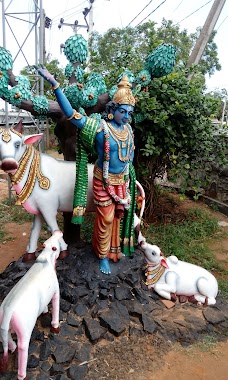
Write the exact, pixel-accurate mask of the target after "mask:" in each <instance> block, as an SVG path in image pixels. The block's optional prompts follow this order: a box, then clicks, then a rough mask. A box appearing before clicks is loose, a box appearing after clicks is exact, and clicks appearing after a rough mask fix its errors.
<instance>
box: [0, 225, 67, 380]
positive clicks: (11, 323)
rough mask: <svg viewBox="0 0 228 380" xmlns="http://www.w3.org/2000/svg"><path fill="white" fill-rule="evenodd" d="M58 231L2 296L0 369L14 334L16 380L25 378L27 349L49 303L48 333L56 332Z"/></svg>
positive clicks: (59, 238)
mask: <svg viewBox="0 0 228 380" xmlns="http://www.w3.org/2000/svg"><path fill="white" fill-rule="evenodd" d="M61 238H62V232H61V231H55V232H54V233H53V235H52V236H51V237H50V238H49V239H48V240H46V241H45V242H44V249H43V251H42V252H41V253H40V255H39V256H38V257H37V259H36V261H35V263H34V264H33V265H32V267H31V268H30V269H29V270H28V272H27V273H26V274H25V275H24V276H23V277H22V278H21V279H20V281H19V282H18V283H17V284H16V285H15V286H14V287H13V289H12V290H11V291H10V292H9V294H8V295H7V296H6V298H5V299H4V301H3V302H2V304H1V307H0V340H1V341H2V344H3V350H4V353H3V359H2V360H1V362H0V368H1V370H6V369H7V364H8V349H9V350H11V351H12V352H14V351H15V349H16V343H15V342H14V341H13V339H12V337H11V332H15V333H16V335H17V346H18V380H24V379H26V367H27V360H28V347H29V342H30V338H31V334H32V331H33V328H34V326H35V323H36V320H37V318H38V317H39V315H40V314H42V313H47V311H48V304H49V303H50V301H51V300H52V322H51V324H52V329H51V331H52V332H55V333H58V332H59V330H60V329H59V283H58V279H57V276H56V271H55V263H56V260H57V258H58V256H59V253H60V240H61Z"/></svg>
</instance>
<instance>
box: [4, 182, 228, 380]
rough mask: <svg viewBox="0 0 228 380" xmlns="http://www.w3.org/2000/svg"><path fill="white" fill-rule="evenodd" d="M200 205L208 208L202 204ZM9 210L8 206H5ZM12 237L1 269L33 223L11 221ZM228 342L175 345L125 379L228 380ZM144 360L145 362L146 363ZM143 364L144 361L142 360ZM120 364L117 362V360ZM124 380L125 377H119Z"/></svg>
mask: <svg viewBox="0 0 228 380" xmlns="http://www.w3.org/2000/svg"><path fill="white" fill-rule="evenodd" d="M7 196H8V184H7V181H4V180H0V202H1V200H2V199H4V198H6V197H7ZM192 204H194V206H195V205H196V204H195V203H193V202H191V201H186V202H185V204H184V205H183V207H186V208H189V207H191V206H192ZM200 207H206V208H207V206H204V205H200ZM6 212H7V209H6ZM213 215H214V216H215V217H217V219H218V220H219V221H221V222H225V224H227V226H225V227H221V228H228V218H227V217H226V216H224V215H222V214H220V213H215V212H214V213H213ZM5 228H6V229H7V231H8V233H9V236H10V238H11V240H6V241H5V242H3V243H0V272H3V271H4V269H5V268H6V267H7V266H8V265H9V264H10V263H11V262H12V261H15V260H18V259H19V258H20V257H21V256H22V255H23V254H24V253H25V249H26V245H27V243H28V238H29V234H30V228H31V223H25V224H23V225H19V224H15V223H9V224H7V225H6V226H5ZM210 248H211V249H212V250H213V251H214V253H215V255H216V257H217V259H218V260H220V261H222V262H223V263H224V265H226V266H227V265H228V241H227V239H224V240H222V241H219V242H215V243H213V244H212V246H211V247H210ZM149 351H150V350H149V347H148V352H149ZM227 358H228V342H227V341H224V342H220V343H216V344H213V345H212V346H211V345H208V346H207V345H205V344H204V345H203V346H202V347H201V348H200V347H199V346H198V345H197V346H191V347H189V348H186V349H184V348H182V347H180V346H179V345H177V344H175V345H174V347H173V349H172V350H171V351H169V352H168V353H167V354H166V355H165V356H162V361H161V362H162V363H164V364H162V367H161V368H159V361H160V359H159V357H150V358H147V360H152V361H154V362H156V365H155V371H153V373H151V371H150V372H148V370H147V367H146V365H144V366H143V367H142V368H139V371H137V373H136V371H133V370H132V372H130V373H126V374H125V375H126V376H124V377H123V379H125V378H127V379H129V380H136V379H137V380H145V379H147V380H155V379H156V380H157V379H158V380H173V379H175V380H205V379H206V380H226V379H227V378H228V375H227V373H228V360H227ZM145 362H146V361H145V359H144V363H145ZM142 364H143V363H142ZM117 365H118V363H117ZM91 380H92V379H91ZM118 380H122V379H118Z"/></svg>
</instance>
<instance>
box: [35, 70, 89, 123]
mask: <svg viewBox="0 0 228 380" xmlns="http://www.w3.org/2000/svg"><path fill="white" fill-rule="evenodd" d="M34 68H35V69H36V70H37V72H38V73H39V74H40V76H42V77H43V78H44V79H45V80H46V81H48V82H49V83H50V84H51V86H52V89H53V91H54V93H55V96H56V99H57V101H58V103H59V105H60V107H61V109H62V111H63V112H64V114H65V115H66V117H67V119H68V120H70V121H71V122H72V123H73V124H74V125H76V126H77V127H78V128H82V127H83V126H84V124H85V122H86V117H85V116H83V115H81V114H80V113H79V112H77V111H75V110H74V109H73V108H72V106H71V104H70V102H69V100H68V99H67V97H66V96H65V95H64V93H63V92H62V90H61V88H60V85H59V83H58V81H57V80H56V79H55V78H54V76H53V75H52V74H51V73H49V71H48V70H47V69H46V67H44V66H43V65H42V66H35V65H34Z"/></svg>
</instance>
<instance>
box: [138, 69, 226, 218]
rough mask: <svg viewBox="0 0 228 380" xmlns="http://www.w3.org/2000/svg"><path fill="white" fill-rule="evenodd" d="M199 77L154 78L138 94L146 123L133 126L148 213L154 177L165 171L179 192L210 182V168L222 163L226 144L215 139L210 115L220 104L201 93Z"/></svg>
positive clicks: (221, 138) (182, 73)
mask: <svg viewBox="0 0 228 380" xmlns="http://www.w3.org/2000/svg"><path fill="white" fill-rule="evenodd" d="M203 90H204V88H203V87H202V81H201V76H197V75H195V76H194V79H193V80H192V81H190V82H189V81H188V79H187V76H186V72H185V70H181V69H179V70H176V71H175V72H173V73H171V74H169V75H168V76H166V77H163V78H158V79H154V80H153V81H152V82H151V84H150V85H149V88H148V92H142V93H140V94H139V102H138V103H137V105H136V112H137V111H138V112H141V113H142V114H143V115H144V117H145V119H144V120H143V121H142V122H141V123H136V124H135V144H136V147H137V149H136V155H135V160H136V162H137V165H136V168H139V167H140V170H138V178H139V180H140V181H141V182H142V183H143V184H144V187H145V188H146V189H147V190H148V191H147V194H149V196H150V202H149V203H150V206H148V207H149V209H150V213H152V209H153V201H154V185H153V184H154V179H155V177H157V176H159V175H160V176H162V175H163V174H164V172H165V171H166V172H167V173H168V176H169V179H171V180H174V181H175V180H181V189H182V190H183V191H185V190H186V189H189V188H190V189H193V190H195V192H196V193H197V192H199V191H200V190H202V187H203V186H207V185H208V183H209V182H210V174H211V168H212V164H213V163H214V162H216V163H217V164H218V165H223V164H224V163H225V162H226V161H225V150H226V148H227V146H226V144H227V143H226V140H225V139H224V136H223V135H222V134H220V135H216V134H215V130H214V128H213V126H212V123H211V117H213V115H214V114H216V112H217V109H218V100H217V99H215V98H213V97H211V96H210V95H207V94H206V95H205V94H204V91H203Z"/></svg>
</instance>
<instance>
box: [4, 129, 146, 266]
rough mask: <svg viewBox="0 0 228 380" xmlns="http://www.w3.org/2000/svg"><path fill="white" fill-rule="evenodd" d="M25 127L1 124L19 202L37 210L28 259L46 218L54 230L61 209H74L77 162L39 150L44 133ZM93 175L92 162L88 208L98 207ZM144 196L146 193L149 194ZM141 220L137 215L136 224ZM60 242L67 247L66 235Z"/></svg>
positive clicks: (7, 167)
mask: <svg viewBox="0 0 228 380" xmlns="http://www.w3.org/2000/svg"><path fill="white" fill-rule="evenodd" d="M22 129H23V125H22V122H19V123H18V124H17V125H16V126H14V128H11V129H3V128H1V127H0V168H1V169H2V170H4V171H5V172H6V173H8V174H9V175H10V178H11V181H12V184H13V187H14V189H15V191H16V194H17V203H16V204H19V205H20V204H21V205H22V206H23V207H24V208H25V209H26V210H27V211H28V212H29V213H32V214H34V220H33V225H32V229H31V234H30V239H29V244H28V246H27V253H26V254H25V255H24V259H25V258H26V261H27V260H34V259H35V251H36V249H37V242H38V238H39V234H40V230H41V227H42V222H43V219H44V220H45V222H46V223H47V225H48V227H49V228H50V230H51V233H52V232H53V231H55V230H58V229H59V227H58V224H57V220H56V215H57V212H58V211H65V212H71V211H72V208H73V195H74V186H75V175H76V173H75V169H76V167H75V162H70V161H63V160H56V159H54V158H53V157H50V156H48V155H46V154H43V153H39V152H38V151H37V150H36V149H35V148H34V147H33V146H32V144H33V143H34V142H36V141H38V140H39V139H40V138H41V137H42V134H35V135H29V136H23V135H22ZM92 178H93V165H91V164H89V165H88V193H87V206H86V210H87V212H93V211H95V205H94V202H93V190H92ZM137 186H138V187H139V189H140V191H141V193H142V192H143V189H142V187H141V185H140V184H139V183H138V182H137ZM142 196H143V197H145V194H144V193H143V194H142ZM144 203H145V201H144ZM142 210H143V207H142ZM142 212H143V211H142ZM142 212H141V213H142ZM137 222H138V219H137V218H136V220H135V225H136V224H137ZM60 245H61V252H63V251H66V250H67V244H66V243H65V241H64V239H63V238H61V239H60Z"/></svg>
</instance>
